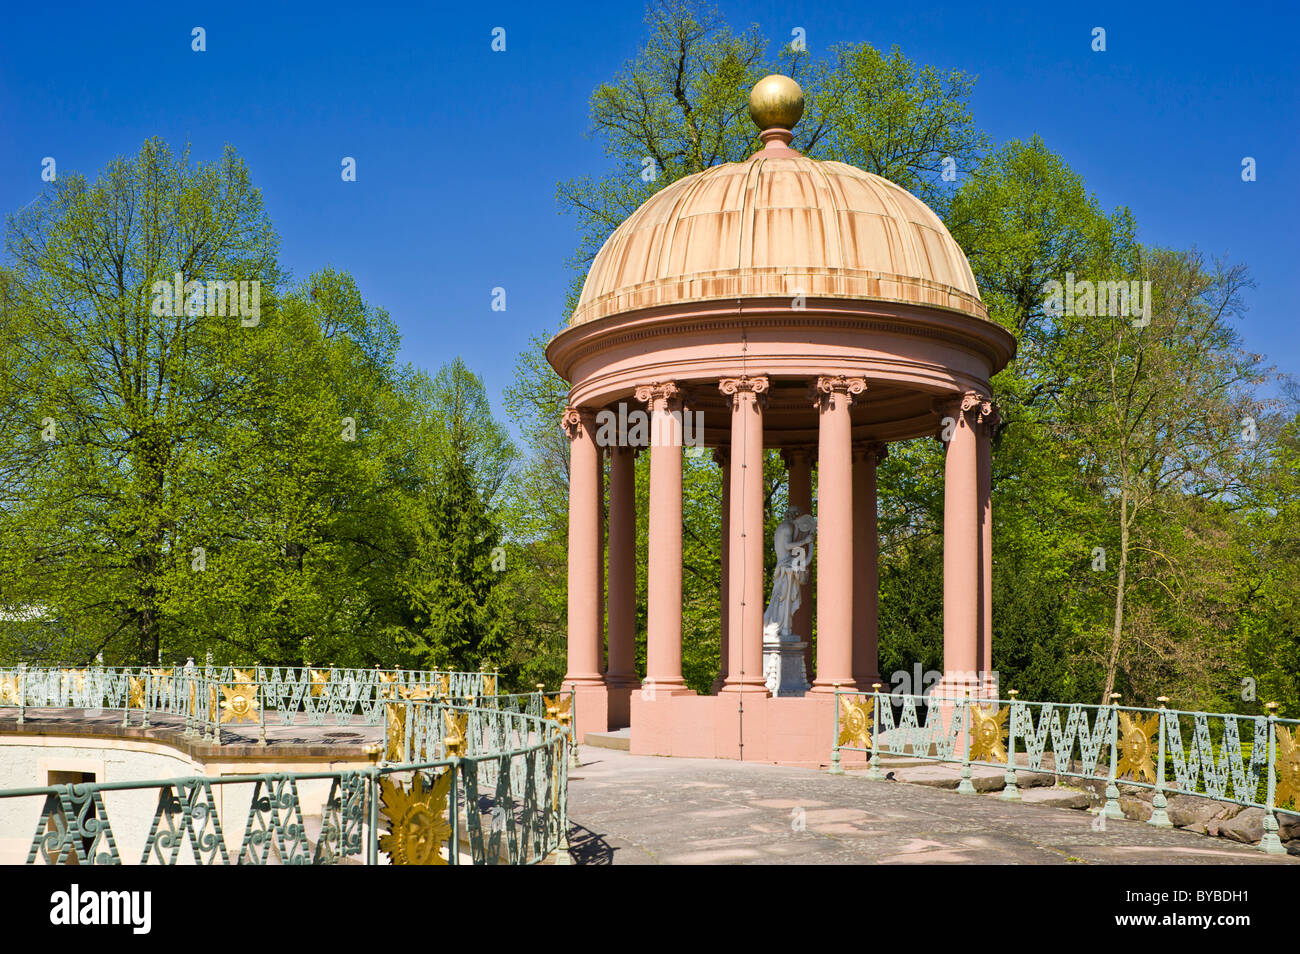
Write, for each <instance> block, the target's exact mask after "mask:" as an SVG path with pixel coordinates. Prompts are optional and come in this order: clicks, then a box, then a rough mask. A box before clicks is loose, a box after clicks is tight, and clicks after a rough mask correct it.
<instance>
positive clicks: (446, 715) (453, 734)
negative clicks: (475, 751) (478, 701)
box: [442, 709, 469, 758]
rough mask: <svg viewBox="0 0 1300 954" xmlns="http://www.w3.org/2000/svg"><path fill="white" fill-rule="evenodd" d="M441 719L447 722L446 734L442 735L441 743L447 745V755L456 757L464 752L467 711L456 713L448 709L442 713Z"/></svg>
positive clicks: (467, 722) (467, 721) (467, 719)
mask: <svg viewBox="0 0 1300 954" xmlns="http://www.w3.org/2000/svg"><path fill="white" fill-rule="evenodd" d="M442 717H443V720H444V721H445V722H446V724H447V734H446V735H445V736H444V737H443V740H442V741H443V744H444V745H445V746H446V747H447V755H448V756H449V757H452V758H454V757H456V756H459V755H464V754H465V738H466V728H467V727H468V725H469V713H461V714H460V715H456V714H455V713H453V712H452V711H451V710H450V709H448V710H446V711H445V712H443V714H442Z"/></svg>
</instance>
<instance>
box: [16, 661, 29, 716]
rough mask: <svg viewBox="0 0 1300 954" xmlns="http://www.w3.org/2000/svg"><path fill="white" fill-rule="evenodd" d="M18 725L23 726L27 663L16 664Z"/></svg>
mask: <svg viewBox="0 0 1300 954" xmlns="http://www.w3.org/2000/svg"><path fill="white" fill-rule="evenodd" d="M15 688H16V689H17V690H18V724H19V725H22V724H23V716H24V715H25V714H26V711H27V663H19V664H18V685H17V686H16V687H15Z"/></svg>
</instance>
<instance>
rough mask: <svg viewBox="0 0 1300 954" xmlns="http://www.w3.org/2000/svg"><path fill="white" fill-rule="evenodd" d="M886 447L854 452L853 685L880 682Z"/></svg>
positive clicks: (867, 446) (857, 448) (861, 686)
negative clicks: (880, 474) (880, 507)
mask: <svg viewBox="0 0 1300 954" xmlns="http://www.w3.org/2000/svg"><path fill="white" fill-rule="evenodd" d="M883 456H884V445H882V444H877V443H874V442H869V443H866V444H860V445H856V446H855V447H854V448H853V681H854V682H855V683H856V684H857V687H858V688H859V689H864V690H865V689H870V688H871V684H872V683H874V682H880V650H879V602H880V563H879V560H880V540H879V534H878V530H877V525H876V464H877V462H878V461H879V460H880V459H881V458H882V457H883Z"/></svg>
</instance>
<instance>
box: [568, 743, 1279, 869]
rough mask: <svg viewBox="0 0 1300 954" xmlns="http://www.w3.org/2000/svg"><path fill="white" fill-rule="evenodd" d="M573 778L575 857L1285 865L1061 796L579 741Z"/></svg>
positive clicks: (600, 860) (604, 860) (612, 860)
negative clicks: (1031, 799) (984, 791)
mask: <svg viewBox="0 0 1300 954" xmlns="http://www.w3.org/2000/svg"><path fill="white" fill-rule="evenodd" d="M580 753H581V757H582V766H581V767H580V768H575V769H572V770H571V773H570V777H569V820H570V823H571V824H572V825H573V826H574V833H573V835H572V842H573V853H574V859H575V861H577V862H579V863H583V864H941V863H980V864H1068V863H1083V864H1088V863H1091V864H1168V863H1170V862H1177V863H1179V864H1293V863H1300V858H1294V857H1290V856H1270V855H1265V854H1264V853H1263V852H1261V851H1259V850H1258V849H1256V848H1251V847H1247V846H1244V845H1235V844H1231V843H1228V842H1226V841H1223V840H1220V839H1212V838H1209V837H1206V836H1203V835H1197V834H1194V833H1192V832H1187V831H1181V830H1176V829H1175V830H1172V831H1171V830H1160V829H1155V828H1151V827H1150V826H1148V825H1146V824H1143V823H1141V822H1134V821H1129V820H1110V819H1108V820H1106V822H1105V827H1104V828H1102V827H1101V825H1100V823H1099V822H1098V821H1097V818H1096V816H1094V815H1091V814H1089V813H1087V812H1082V811H1077V810H1071V809H1069V808H1059V807H1050V806H1045V805H1036V804H1032V803H1030V804H1025V803H1015V802H1003V801H1000V800H999V799H997V798H996V797H995V796H993V795H958V794H957V793H956V792H952V791H947V790H945V789H942V788H936V787H933V786H925V787H922V786H920V785H914V784H908V783H904V782H899V781H891V782H873V781H869V780H867V779H865V778H862V777H861V776H855V775H853V774H847V775H841V776H835V775H829V774H827V773H826V772H824V771H818V770H815V769H802V768H790V767H785V766H779V765H767V764H761V765H760V764H754V763H742V762H734V761H723V760H708V759H677V758H657V757H654V756H639V755H630V754H628V753H626V752H621V751H618V750H613V749H598V748H594V747H588V746H583V747H582V748H581V750H580Z"/></svg>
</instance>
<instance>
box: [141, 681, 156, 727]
mask: <svg viewBox="0 0 1300 954" xmlns="http://www.w3.org/2000/svg"><path fill="white" fill-rule="evenodd" d="M140 679H141V680H142V684H141V685H142V688H143V689H144V695H143V696H141V698H140V728H142V729H147V728H149V701H150V696H152V695H153V693H152V689H153V670H152V669H149V668H147V667H146V668H144V669H141V670H140Z"/></svg>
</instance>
